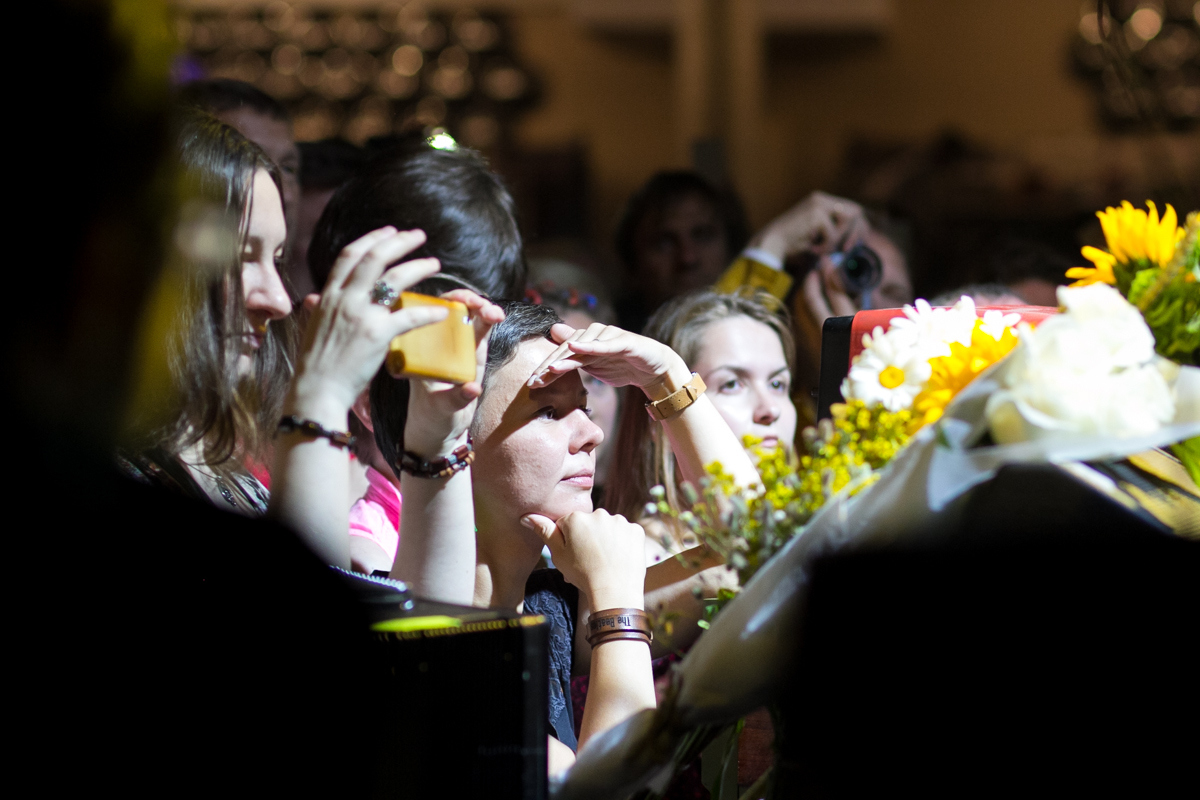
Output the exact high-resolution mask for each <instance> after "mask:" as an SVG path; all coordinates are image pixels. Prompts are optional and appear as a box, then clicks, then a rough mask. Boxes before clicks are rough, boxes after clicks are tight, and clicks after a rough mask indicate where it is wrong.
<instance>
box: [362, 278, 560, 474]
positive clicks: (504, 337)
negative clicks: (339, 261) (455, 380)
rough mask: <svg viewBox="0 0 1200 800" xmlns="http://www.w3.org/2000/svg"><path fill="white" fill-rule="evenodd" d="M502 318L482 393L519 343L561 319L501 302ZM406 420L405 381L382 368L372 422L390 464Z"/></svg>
mask: <svg viewBox="0 0 1200 800" xmlns="http://www.w3.org/2000/svg"><path fill="white" fill-rule="evenodd" d="M503 305H504V321H503V322H500V323H499V324H497V325H496V326H495V327H494V328H492V332H491V335H490V336H489V337H488V358H487V367H486V369H485V370H484V374H483V386H484V392H485V393H486V392H487V386H488V382H489V381H490V380H491V378H492V376H493V375H494V374H495V372H496V371H497V370H499V369H501V368H502V367H503V366H504V365H505V364H507V363H508V362H510V361H512V360H513V357H514V356H516V354H517V348H518V347H519V346H520V344H521V343H522V342H528V341H531V340H533V339H548V338H550V329H551V328H552V327H554V325H556V324H557V323H559V322H562V320H561V319H560V318H559V316H558V314H557V313H555V311H554V309H552V308H550V307H549V306H535V305H533V304H532V303H525V302H515V301H514V302H508V303H504V304H503ZM407 419H408V381H407V380H404V379H397V378H393V377H392V376H391V375H389V374H388V372H387V370H386V369H381V370H379V372H378V373H377V374H376V375H375V378H374V379H373V380H372V381H371V424H372V425H373V426H374V427H375V444H376V445H378V446H379V453H380V455H382V456H383V457H384V459H386V460H387V463H388V464H389V465H393V467H394V465H395V464H396V462H397V461H399V460H400V454H401V453H403V452H404V424H405V421H406V420H407Z"/></svg>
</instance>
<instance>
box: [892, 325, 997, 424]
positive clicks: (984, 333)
mask: <svg viewBox="0 0 1200 800" xmlns="http://www.w3.org/2000/svg"><path fill="white" fill-rule="evenodd" d="M992 322H994V321H992ZM990 327H992V326H990V325H989V324H988V322H985V321H984V320H982V319H981V320H976V322H975V327H974V329H973V330H972V331H971V344H970V346H963V345H962V344H961V343H959V342H951V343H950V355H948V356H938V357H937V358H931V359H929V366H930V368H931V369H932V373H931V374H930V376H929V381H928V382H927V383H926V384H925V388H924V389H923V390H922V391H921V393H920V394H918V395H917V396H916V398H914V399H913V404H912V421H911V422H910V423H909V432H910V433H916V432H917V431H918V430H919V429H921V428H923V427H925V426H926V425H929V424H930V423H933V422H937V421H938V420H939V419H941V417H942V414H943V413H945V411H946V406H948V405H950V401H951V400H953V399H954V398H955V397H956V396H957V395H958V393H959V392H961V391H962V390H963V389H964V388H966V386H967V384H969V383H970V382H971V381H973V380H975V379H976V378H977V377H979V374H980V373H981V372H983V371H984V370H985V369H987V368H988V367H990V366H991V365H992V364H995V363H996V362H997V361H999V360H1000V359H1002V358H1004V357H1005V356H1006V355H1008V354H1009V353H1010V352H1012V349H1013V348H1014V347H1016V346H1017V332H1016V329H1014V328H1012V327H1009V326H1004V328H1003V329H1002V330H1001V331H1000V332H999V335H998V336H997V335H996V334H995V332H994V330H991V331H990V330H989V328H990Z"/></svg>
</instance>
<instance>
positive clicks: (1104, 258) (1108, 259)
mask: <svg viewBox="0 0 1200 800" xmlns="http://www.w3.org/2000/svg"><path fill="white" fill-rule="evenodd" d="M1083 257H1084V258H1086V259H1087V260H1088V261H1091V262H1092V263H1093V264H1095V265H1096V266H1095V268H1092V267H1071V268H1070V269H1069V270H1067V277H1068V278H1078V280H1076V281H1075V282H1074V283H1072V284H1071V286H1073V287H1074V286H1087V285H1089V284H1093V283H1107V284H1108V285H1109V286H1116V285H1117V276H1116V275H1115V274H1114V273H1113V267H1115V266H1116V265H1117V258H1116V256H1114V255H1112V254H1111V253H1106V252H1104V251H1103V250H1100V249H1098V248H1095V247H1085V248H1083Z"/></svg>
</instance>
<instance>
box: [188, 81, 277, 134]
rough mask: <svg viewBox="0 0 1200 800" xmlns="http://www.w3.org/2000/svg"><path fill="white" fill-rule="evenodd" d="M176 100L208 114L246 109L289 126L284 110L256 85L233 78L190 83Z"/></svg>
mask: <svg viewBox="0 0 1200 800" xmlns="http://www.w3.org/2000/svg"><path fill="white" fill-rule="evenodd" d="M179 101H180V102H181V103H182V104H184V105H188V106H196V107H198V108H202V109H204V110H205V111H207V112H209V113H210V114H220V113H221V112H222V111H234V110H236V109H239V108H249V109H251V110H253V111H257V112H258V113H259V114H263V115H265V116H268V117H271V118H272V119H277V120H279V121H281V122H286V123H288V124H291V122H292V115H291V114H289V113H288V110H287V107H286V106H284V104H283V103H281V102H279V101H278V100H276V99H275V98H274V97H271V95H269V94H267V93H266V92H264V91H263V90H262V89H259V88H258V87H257V86H254V85H252V84H249V83H246V82H245V81H235V80H233V79H232V78H212V79H209V80H203V81H192V82H191V83H186V84H184V85H183V86H182V87H181V88H180V89H179Z"/></svg>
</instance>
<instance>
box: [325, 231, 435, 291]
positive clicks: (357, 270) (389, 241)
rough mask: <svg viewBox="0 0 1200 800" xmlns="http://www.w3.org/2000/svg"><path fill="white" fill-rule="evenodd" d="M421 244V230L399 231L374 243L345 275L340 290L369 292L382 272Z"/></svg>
mask: <svg viewBox="0 0 1200 800" xmlns="http://www.w3.org/2000/svg"><path fill="white" fill-rule="evenodd" d="M423 244H425V232H424V231H421V230H413V231H399V232H396V233H393V234H392V235H391V236H388V237H386V238H384V239H381V240H380V241H377V242H375V243H374V244H373V245H371V247H369V248H367V250H366V252H364V253H362V256H361V257H360V258H359V260H358V263H357V264H355V265H354V266H353V268H352V269H351V270H350V271H349V272H348V273H347V275H346V279H345V282H344V283H342V284H341V286H342V288H343V289H345V290H346V291H348V292H354V291H364V292H369V291H370V290H371V287H372V286H374V285H375V281H377V280H379V278H380V276H381V275H383V272H384V270H386V269H387V268H388V267H389V266H391V265H392V264H395V263H396V262H398V261H400V260H401V259H402V258H404V257H405V256H406V255H408V254H409V253H411V252H412V251H414V250H416V249H417V248H418V247H420V246H421V245H423ZM351 246H353V245H351ZM343 252H344V251H343ZM418 260H423V259H418ZM410 285H411V284H410ZM405 288H407V287H405Z"/></svg>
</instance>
